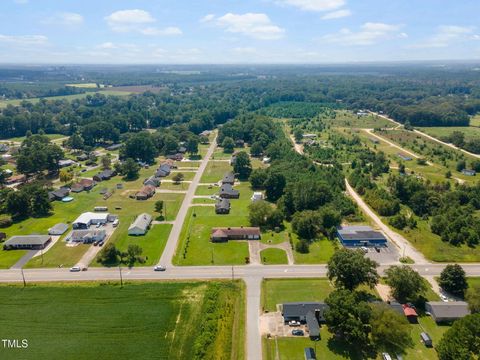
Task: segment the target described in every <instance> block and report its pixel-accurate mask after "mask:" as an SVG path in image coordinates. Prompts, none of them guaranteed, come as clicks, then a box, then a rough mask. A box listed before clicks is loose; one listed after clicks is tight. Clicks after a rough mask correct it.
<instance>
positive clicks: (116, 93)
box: [0, 90, 130, 109]
mask: <svg viewBox="0 0 480 360" xmlns="http://www.w3.org/2000/svg"><path fill="white" fill-rule="evenodd" d="M98 92H99V93H100V94H103V95H106V96H109V95H111V96H126V95H130V93H129V92H125V91H116V90H101V91H98ZM96 93H97V92H96V91H87V92H85V93H83V94H74V95H63V96H50V97H44V98H31V99H24V100H23V99H22V100H20V99H14V100H1V101H0V109H1V108H5V107H7V106H8V105H13V106H18V105H20V104H21V103H22V101H28V102H31V103H33V104H35V103H37V102H39V101H40V100H41V99H45V100H75V99H83V98H85V97H86V96H87V95H94V94H96Z"/></svg>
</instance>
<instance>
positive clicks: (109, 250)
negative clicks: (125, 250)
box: [98, 243, 119, 265]
mask: <svg viewBox="0 0 480 360" xmlns="http://www.w3.org/2000/svg"><path fill="white" fill-rule="evenodd" d="M118 256H119V251H118V249H117V248H116V247H115V245H113V244H112V243H108V244H107V245H105V247H104V248H103V249H102V251H101V252H100V254H99V257H98V262H99V263H101V264H104V265H107V264H109V265H112V264H116V263H117V262H118Z"/></svg>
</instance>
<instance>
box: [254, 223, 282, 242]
mask: <svg viewBox="0 0 480 360" xmlns="http://www.w3.org/2000/svg"><path fill="white" fill-rule="evenodd" d="M285 224H286V223H285ZM260 241H261V242H262V243H264V244H267V245H277V244H281V243H283V242H288V232H287V231H280V232H278V233H277V232H275V231H269V232H268V233H265V234H264V235H263V236H262V239H261V240H260Z"/></svg>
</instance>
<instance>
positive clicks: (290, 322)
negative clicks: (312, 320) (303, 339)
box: [288, 320, 300, 326]
mask: <svg viewBox="0 0 480 360" xmlns="http://www.w3.org/2000/svg"><path fill="white" fill-rule="evenodd" d="M288 326H300V322H299V321H295V320H292V321H289V322H288Z"/></svg>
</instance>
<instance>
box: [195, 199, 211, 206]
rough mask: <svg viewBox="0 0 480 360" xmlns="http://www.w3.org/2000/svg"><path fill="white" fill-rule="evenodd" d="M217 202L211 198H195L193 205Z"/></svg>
mask: <svg viewBox="0 0 480 360" xmlns="http://www.w3.org/2000/svg"><path fill="white" fill-rule="evenodd" d="M216 202H217V201H216V200H215V199H210V198H208V199H207V198H193V200H192V204H212V205H213V204H215V203H216Z"/></svg>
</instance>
